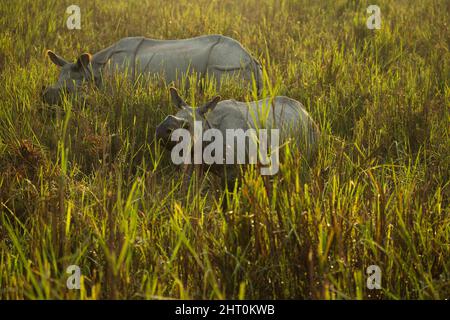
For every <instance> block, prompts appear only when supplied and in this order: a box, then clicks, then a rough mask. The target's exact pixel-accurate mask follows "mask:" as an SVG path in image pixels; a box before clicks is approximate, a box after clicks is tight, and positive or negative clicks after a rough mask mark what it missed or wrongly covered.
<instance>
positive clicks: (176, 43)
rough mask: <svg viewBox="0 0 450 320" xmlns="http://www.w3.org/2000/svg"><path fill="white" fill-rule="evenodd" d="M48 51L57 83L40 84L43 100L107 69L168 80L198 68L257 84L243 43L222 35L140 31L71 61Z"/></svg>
mask: <svg viewBox="0 0 450 320" xmlns="http://www.w3.org/2000/svg"><path fill="white" fill-rule="evenodd" d="M47 54H48V57H49V58H50V60H51V61H52V62H53V63H55V64H56V65H58V66H60V67H61V72H60V75H59V78H58V81H57V83H56V84H55V85H53V86H50V87H48V88H46V89H44V92H43V98H44V101H45V102H47V103H50V104H58V103H59V102H60V100H61V93H62V92H63V91H66V92H68V93H74V92H76V91H77V89H79V87H80V86H81V85H82V84H83V83H84V82H89V83H94V84H95V85H96V86H100V85H101V84H102V78H103V75H104V74H105V73H109V74H111V73H116V72H118V73H124V74H127V76H128V77H129V79H130V80H132V81H134V80H136V79H139V78H142V77H140V76H141V75H160V76H161V77H163V78H164V79H165V80H166V82H167V83H170V82H172V81H175V80H180V79H182V77H185V76H186V75H190V74H192V73H197V74H198V75H199V76H200V78H205V77H206V76H207V75H208V77H209V78H211V79H214V80H215V81H216V84H217V85H218V86H220V84H221V81H223V80H224V78H225V77H231V78H233V79H235V78H236V79H239V80H242V81H243V82H245V83H247V84H248V83H250V82H251V81H253V79H254V81H255V82H256V87H257V89H258V91H259V89H260V88H261V83H262V80H261V78H262V77H261V65H260V64H259V62H258V61H257V60H256V59H254V58H253V57H252V56H251V55H250V53H249V52H248V51H246V50H245V49H244V48H243V47H242V45H241V44H240V43H239V42H238V41H236V40H234V39H232V38H229V37H225V36H222V35H206V36H200V37H196V38H190V39H184V40H154V39H147V38H144V37H129V38H124V39H121V40H119V41H118V42H116V43H115V44H113V45H112V46H110V47H108V48H106V49H103V50H101V51H99V52H98V53H96V54H94V55H91V54H89V53H83V54H82V55H81V56H80V57H79V58H78V59H77V61H76V62H75V63H72V62H68V61H66V60H65V59H63V58H62V57H60V56H58V55H56V54H55V53H54V52H52V51H47Z"/></svg>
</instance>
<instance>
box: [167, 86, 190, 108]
mask: <svg viewBox="0 0 450 320" xmlns="http://www.w3.org/2000/svg"><path fill="white" fill-rule="evenodd" d="M169 91H170V96H171V97H172V101H173V103H174V104H175V105H176V106H177V107H178V108H180V109H183V107H186V106H187V105H188V104H187V103H186V102H185V101H184V100H183V98H181V97H180V94H179V93H178V90H177V89H176V88H174V87H170V89H169Z"/></svg>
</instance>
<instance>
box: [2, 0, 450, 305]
mask: <svg viewBox="0 0 450 320" xmlns="http://www.w3.org/2000/svg"><path fill="white" fill-rule="evenodd" d="M71 4H72V3H71V2H70V1H69V2H68V1H52V0H47V1H45V0H35V1H3V2H2V3H1V4H0V12H1V14H0V26H1V28H0V48H1V50H0V70H1V72H0V79H1V83H2V86H1V88H0V97H1V98H0V103H1V108H0V174H1V175H0V218H1V224H0V298H1V299H24V298H28V299H101V298H112V299H115V298H125V299H142V298H146V299H154V298H201V299H223V298H233V299H241V298H255V299H258V298H301V299H368V298H374V299H400V298H407V299H445V298H449V295H450V215H449V213H450V203H449V202H450V201H449V199H450V197H449V195H450V191H449V189H450V185H449V180H450V179H449V178H450V177H449V174H450V137H449V131H450V130H449V129H450V113H449V96H450V89H449V75H450V68H449V62H450V53H449V49H448V48H449V39H448V34H449V30H448V22H449V20H448V12H449V9H450V8H449V3H448V2H447V1H444V0H442V1H437V0H426V1H406V0H405V1H403V0H400V1H378V5H379V6H380V8H381V13H382V28H381V29H380V30H369V29H367V28H366V26H365V22H366V18H367V17H368V14H367V13H366V7H367V6H368V5H369V4H371V3H369V2H366V1H350V0H348V1H343V0H340V1H323V2H318V1H309V0H302V1H290V0H263V1H260V0H246V1H231V0H227V1H223V0H221V1H210V0H208V1H206V0H198V1H188V0H179V1H162V0H132V1H99V0H96V1H87V0H80V1H79V2H78V4H79V6H80V7H81V13H82V29H81V30H79V31H76V30H73V31H70V30H67V28H66V27H65V21H66V18H67V16H68V15H67V14H65V9H66V8H67V6H69V5H71ZM211 33H220V34H224V35H228V36H231V37H233V38H235V39H237V40H239V41H240V42H241V43H242V44H243V45H244V46H245V47H246V48H248V49H249V50H250V51H251V52H252V54H254V55H255V56H257V57H258V59H259V60H260V61H261V62H262V63H263V65H264V72H265V77H264V78H265V79H264V80H265V88H264V92H263V94H264V95H272V96H273V95H287V96H289V97H292V98H295V99H297V100H299V101H301V102H302V103H304V105H305V107H306V108H307V109H308V111H309V112H310V114H311V116H312V117H313V119H315V121H316V122H317V123H318V125H319V127H320V129H321V131H322V132H323V137H324V138H323V139H322V141H321V143H320V146H319V155H318V159H317V161H316V162H315V163H314V164H313V166H312V167H311V168H305V166H304V165H303V164H302V163H301V161H300V160H299V159H300V157H299V156H298V155H299V153H298V152H299V151H298V150H292V149H288V150H287V152H286V154H285V156H284V158H283V162H282V163H281V166H280V173H279V174H278V175H277V176H276V177H274V178H273V179H268V178H263V177H261V176H259V175H258V170H252V169H251V168H250V170H248V171H247V172H246V173H245V175H244V176H243V178H242V183H241V188H236V189H235V190H234V191H231V197H230V194H228V195H227V194H225V193H224V191H223V189H222V188H221V186H220V183H219V181H218V179H217V178H216V177H214V176H212V175H211V174H207V175H206V176H204V177H199V178H198V179H197V178H195V179H194V180H193V181H192V182H191V183H190V185H189V186H188V187H187V189H186V188H184V187H183V185H182V175H183V173H182V170H180V169H179V168H175V167H174V166H173V165H172V163H171V161H170V157H169V155H168V153H167V152H165V151H164V150H162V149H160V147H159V146H158V145H156V144H155V143H154V141H153V139H154V134H153V132H154V129H155V127H156V125H157V124H158V123H159V122H160V121H161V120H162V119H164V117H165V116H166V115H168V114H171V113H173V112H174V111H175V107H174V106H172V105H171V104H170V102H169V95H168V91H167V88H166V86H165V85H161V84H160V83H159V82H157V81H150V82H143V83H139V84H136V85H133V84H129V83H127V82H126V81H124V79H120V78H119V79H117V81H113V82H111V83H109V84H108V88H107V90H103V91H97V90H94V91H90V92H89V94H88V99H87V101H86V102H85V103H82V102H80V101H71V100H70V99H67V100H66V101H65V102H64V104H63V106H62V107H61V108H52V107H49V106H47V105H44V104H43V103H42V102H41V97H40V90H41V86H42V85H45V84H49V83H51V82H52V81H55V79H56V76H57V73H58V70H57V68H56V67H55V66H54V65H52V64H51V63H50V62H49V61H48V59H47V58H46V57H45V56H44V52H45V50H46V49H52V50H55V51H56V52H57V53H58V54H61V55H62V56H64V57H66V58H68V59H69V58H70V59H74V58H75V57H76V56H77V55H78V54H80V53H82V52H85V51H89V52H96V51H98V50H100V49H102V48H104V47H106V46H108V45H110V44H111V43H113V42H115V41H116V40H118V39H120V38H122V37H125V36H133V35H143V36H147V37H151V38H158V39H168V38H187V37H191V36H196V35H200V34H211ZM219 93H220V94H221V96H222V97H223V98H224V99H226V98H234V99H237V100H253V99H254V98H255V97H254V96H253V95H252V93H251V92H247V91H245V90H242V89H240V88H238V87H236V86H233V85H229V86H225V87H224V88H222V89H221V90H220V92H219ZM215 94H216V92H214V90H212V89H208V90H206V91H205V92H199V91H197V90H195V88H192V90H191V91H190V92H184V96H185V97H189V99H188V100H189V102H190V103H192V104H194V105H198V104H199V103H201V102H202V101H205V100H206V99H208V98H210V97H212V96H213V95H215ZM227 196H228V198H229V200H230V201H232V203H230V204H229V205H228V209H227V210H224V209H223V208H224V207H226V206H223V205H222V203H223V201H227V199H226V198H227ZM73 264H74V265H78V266H80V268H81V273H82V279H81V289H80V290H69V289H67V287H66V280H67V278H68V276H69V275H68V274H66V272H65V271H66V268H67V267H68V266H69V265H73ZM374 264H375V265H378V266H380V268H381V270H382V283H381V286H382V289H381V290H369V289H367V286H366V279H367V274H366V268H367V267H368V266H369V265H374Z"/></svg>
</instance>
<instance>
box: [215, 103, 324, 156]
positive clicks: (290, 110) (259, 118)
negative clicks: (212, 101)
mask: <svg viewBox="0 0 450 320" xmlns="http://www.w3.org/2000/svg"><path fill="white" fill-rule="evenodd" d="M208 120H209V121H210V122H211V124H212V126H213V127H215V128H219V129H220V130H221V131H222V132H223V133H225V130H226V129H243V130H246V129H249V128H253V129H257V128H266V129H279V130H280V143H281V144H283V143H284V142H286V141H287V140H291V139H293V140H295V141H297V142H298V143H299V144H300V145H302V146H306V151H307V153H308V154H307V155H308V157H311V156H313V154H314V153H315V152H316V149H317V144H318V140H319V130H318V128H317V125H316V124H315V123H314V121H313V120H312V118H311V117H310V115H309V114H308V112H307V111H306V110H305V109H304V107H303V105H302V104H301V103H300V102H298V101H296V100H294V99H291V98H288V97H284V96H277V97H275V98H274V99H273V100H272V101H271V99H269V98H266V99H262V100H259V101H252V102H239V101H235V100H224V101H221V102H220V103H219V104H218V105H217V107H216V108H215V109H214V110H213V111H212V112H211V115H209V117H208Z"/></svg>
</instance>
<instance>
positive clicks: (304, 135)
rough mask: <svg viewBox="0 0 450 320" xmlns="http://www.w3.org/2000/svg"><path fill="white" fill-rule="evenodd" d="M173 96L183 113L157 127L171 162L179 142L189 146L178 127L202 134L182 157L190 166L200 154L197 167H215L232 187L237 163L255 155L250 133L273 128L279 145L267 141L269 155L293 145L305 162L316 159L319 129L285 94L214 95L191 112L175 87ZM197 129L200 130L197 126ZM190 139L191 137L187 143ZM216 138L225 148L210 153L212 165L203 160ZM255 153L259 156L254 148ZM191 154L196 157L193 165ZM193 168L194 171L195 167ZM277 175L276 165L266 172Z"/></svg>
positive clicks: (172, 116)
mask: <svg viewBox="0 0 450 320" xmlns="http://www.w3.org/2000/svg"><path fill="white" fill-rule="evenodd" d="M170 92H171V96H172V100H173V101H174V103H175V105H176V106H178V108H179V109H180V111H178V112H177V114H176V115H169V116H167V117H166V118H165V119H164V121H162V122H161V123H160V124H159V125H158V126H157V128H156V139H157V141H161V140H162V142H163V144H164V146H165V147H167V148H168V149H170V150H171V151H172V161H173V160H174V152H173V151H174V149H173V148H174V147H175V146H177V145H178V144H179V143H180V141H179V140H182V141H181V142H183V144H185V142H186V141H184V140H185V137H181V138H182V139H179V138H180V135H179V133H180V131H179V130H177V129H186V130H188V131H190V136H189V137H190V138H192V137H195V135H196V132H198V131H197V128H198V127H200V131H201V132H200V134H197V137H200V136H201V135H202V137H201V138H199V139H198V138H194V139H192V140H193V141H194V142H193V144H192V143H191V142H189V143H190V144H189V147H190V148H191V149H190V151H189V150H188V152H186V154H185V156H186V155H187V157H185V158H184V159H187V162H188V164H191V163H192V162H194V164H195V157H196V154H197V155H199V152H200V153H201V154H200V157H197V158H198V159H200V161H199V162H197V164H207V165H211V166H210V169H211V171H212V172H214V173H216V174H219V175H221V176H222V178H223V179H224V180H223V182H224V183H226V184H227V185H228V186H231V185H233V184H234V181H235V179H236V178H237V176H238V173H239V170H238V167H237V166H236V164H240V163H241V164H244V163H248V162H245V161H248V160H249V159H248V158H249V157H251V156H252V155H251V154H248V153H249V151H251V148H249V143H250V139H251V138H252V136H251V134H248V133H249V132H250V131H253V132H256V131H259V132H261V131H262V130H261V129H264V130H266V132H268V130H269V129H270V131H271V132H272V130H273V129H274V130H273V131H276V133H277V138H276V139H277V140H278V141H277V143H276V144H274V143H272V142H273V140H272V141H271V142H270V143H268V142H266V143H265V149H264V150H266V151H268V145H269V144H270V145H271V149H272V150H271V151H272V152H274V151H275V149H277V150H276V152H277V154H278V151H279V149H280V148H281V147H283V146H285V145H286V144H287V143H290V144H291V147H295V148H298V149H299V150H300V154H301V155H302V157H303V159H304V160H305V162H304V163H305V164H308V163H309V164H310V163H311V162H312V161H313V160H314V158H315V157H316V154H317V150H318V148H317V147H318V143H319V137H320V133H319V129H318V127H317V125H316V124H315V123H314V121H313V120H312V118H311V117H310V115H309V114H308V113H307V111H306V110H305V109H304V108H303V106H302V104H301V103H300V102H298V101H296V100H294V99H291V98H288V97H285V96H277V97H274V98H273V99H271V98H265V99H262V100H259V101H252V102H239V101H236V100H223V101H220V97H215V98H214V99H213V100H211V101H210V102H208V103H206V104H204V105H203V106H201V107H198V108H192V107H190V106H189V105H188V104H187V103H186V102H184V100H183V99H182V98H181V97H180V96H179V94H178V91H177V90H176V89H175V88H170ZM196 126H197V128H195V127H196ZM211 129H212V130H211ZM177 131H178V132H177ZM207 131H210V134H208V135H207V134H206V132H207ZM186 132H187V131H186ZM175 133H176V134H175ZM271 134H272V133H271ZM206 136H208V137H206ZM189 137H188V138H187V139H189ZM261 137H262V136H261V135H259V138H258V144H259V145H261V144H262V143H263V141H262V140H261ZM266 137H267V138H268V139H269V140H270V139H274V137H273V136H271V137H268V136H267V135H266ZM230 138H231V139H230ZM187 139H186V140H187ZM196 139H197V140H201V147H200V148H199V149H196V142H195V140H196ZM218 139H219V140H220V141H221V142H220V143H222V145H221V147H219V148H216V149H215V150H214V152H212V153H214V156H211V157H210V159H209V160H208V161H209V163H207V161H204V159H205V150H206V148H209V149H210V150H211V148H210V147H211V144H209V147H208V142H209V141H215V142H217V140H218ZM174 141H179V143H175V142H174ZM205 141H207V143H205ZM192 145H193V147H192ZM243 146H244V147H243ZM205 147H206V148H205ZM242 147H243V148H244V152H242V153H245V158H246V159H247V160H244V157H241V155H242V153H241V155H239V148H241V150H243V149H242ZM179 150H181V149H180V148H177V152H176V156H177V154H178V153H179ZM230 151H231V152H230ZM236 151H237V152H236ZM253 152H255V150H254V151H253ZM258 152H261V149H259V151H258ZM212 153H211V154H212ZM218 154H219V156H218ZM228 155H231V156H230V159H228ZM260 155H261V154H259V155H258V154H256V157H259V156H260ZM192 156H193V158H194V160H193V161H192ZM253 156H254V155H253ZM239 157H241V160H239ZM188 158H189V159H188ZM212 158H214V160H212ZM225 158H227V159H225ZM229 160H231V161H229ZM274 160H275V161H278V157H275V158H272V157H271V161H270V162H271V163H270V165H271V166H272V168H273V166H274V163H273V161H274ZM243 161H244V162H243ZM218 162H220V163H218ZM184 163H185V162H184ZM253 163H255V162H253ZM176 164H181V163H176ZM185 164H186V163H185ZM217 164H219V165H217ZM266 164H268V163H266ZM190 167H191V168H192V166H190ZM272 168H271V169H272ZM276 171H278V163H277V164H276V169H275V172H274V171H272V173H270V170H268V171H266V172H267V173H263V174H274V173H276Z"/></svg>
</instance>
